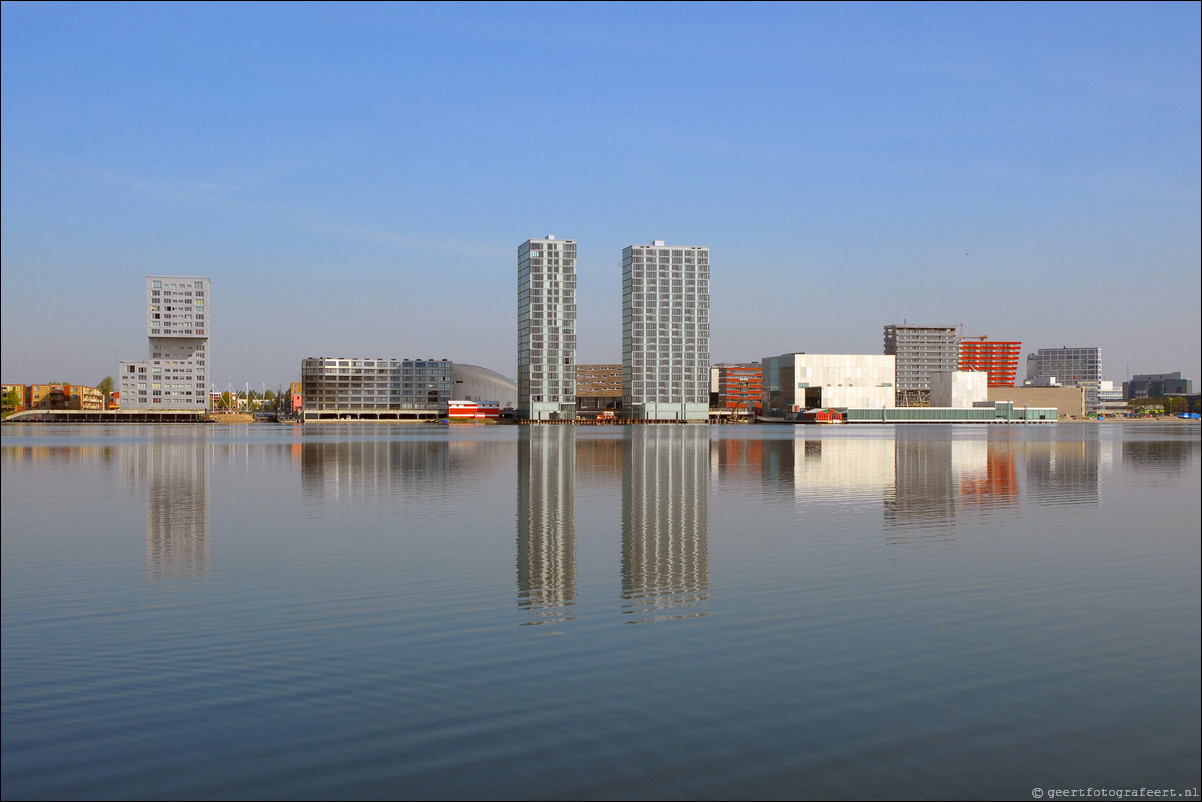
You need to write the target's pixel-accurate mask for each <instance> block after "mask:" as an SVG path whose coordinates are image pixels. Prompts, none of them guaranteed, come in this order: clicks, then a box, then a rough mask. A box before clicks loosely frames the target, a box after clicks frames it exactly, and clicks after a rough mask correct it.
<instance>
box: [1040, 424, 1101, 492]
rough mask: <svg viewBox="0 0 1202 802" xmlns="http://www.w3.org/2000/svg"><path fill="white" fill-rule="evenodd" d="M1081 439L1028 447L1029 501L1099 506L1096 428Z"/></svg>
mask: <svg viewBox="0 0 1202 802" xmlns="http://www.w3.org/2000/svg"><path fill="white" fill-rule="evenodd" d="M1084 431H1085V432H1086V433H1085V434H1084V435H1083V436H1082V439H1080V440H1069V441H1060V440H1052V441H1048V442H1043V443H1028V444H1027V471H1026V472H1027V498H1028V500H1030V501H1031V502H1033V503H1035V504H1040V505H1051V506H1059V505H1074V504H1097V503H1098V474H1099V470H1098V463H1099V456H1100V451H1101V449H1100V448H1099V446H1098V439H1097V437H1098V435H1097V427H1096V426H1087V427H1085V429H1084Z"/></svg>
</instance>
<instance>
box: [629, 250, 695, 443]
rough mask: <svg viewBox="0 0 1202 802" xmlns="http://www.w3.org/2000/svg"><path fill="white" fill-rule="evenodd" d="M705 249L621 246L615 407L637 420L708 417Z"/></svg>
mask: <svg viewBox="0 0 1202 802" xmlns="http://www.w3.org/2000/svg"><path fill="white" fill-rule="evenodd" d="M709 371H710V249H709V248H701V247H697V246H682V245H665V244H664V242H663V240H655V241H654V242H652V243H651V244H650V245H631V246H630V247H628V248H626V249H624V250H623V251H622V408H623V414H624V415H625V416H626V417H628V418H633V419H636V420H663V421H701V422H704V421H706V420H707V419H708V417H709Z"/></svg>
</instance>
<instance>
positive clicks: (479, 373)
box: [3, 234, 1198, 422]
mask: <svg viewBox="0 0 1202 802" xmlns="http://www.w3.org/2000/svg"><path fill="white" fill-rule="evenodd" d="M577 259H578V252H577V243H576V241H575V240H570V239H558V238H556V237H555V236H554V235H550V234H549V235H547V236H545V237H541V238H532V239H528V240H526V241H525V242H523V243H522V244H521V245H519V246H518V250H517V279H518V280H517V379H516V381H515V380H513V379H510V378H508V377H506V376H503V375H501V374H499V373H497V372H496V371H493V370H490V369H488V368H483V367H479V366H476V365H468V364H463V363H455V362H453V361H452V360H450V359H447V358H438V359H433V358H427V359H411V358H406V359H396V358H363V357H308V358H305V359H303V360H302V361H301V371H300V373H301V377H300V381H299V382H293V383H292V384H291V386H290V388H289V396H288V398H287V403H285V404H283V405H281V406H283V407H284V408H285V409H290V410H291V411H293V412H295V413H297V414H298V415H300V416H301V417H302V418H303V420H305V421H309V422H317V421H337V420H365V421H372V420H374V421H411V420H412V421H420V420H442V419H448V418H449V419H453V420H484V421H494V420H519V421H525V422H571V421H577V420H581V419H585V420H592V419H596V420H598V421H602V420H618V419H621V420H628V421H639V422H655V421H667V422H693V421H706V420H715V419H718V420H751V419H757V418H760V417H764V418H769V419H771V418H781V419H801V418H803V417H805V416H807V415H810V416H811V417H814V416H818V418H817V419H820V420H822V421H824V422H827V421H828V420H829V422H844V421H854V420H885V419H894V420H902V419H907V420H919V419H925V420H936V419H942V418H940V417H939V416H941V415H942V416H944V417H946V416H947V415H950V413H948V412H947V410H952V409H961V410H971V409H974V408H975V409H988V408H991V407H993V408H995V412H996V415H997V416H998V417H999V419H1000V418H1001V417H1002V416H1017V415H1018V413H1016V412H1014V411H1013V410H1011V409H1009V408H1007V409H1006V410H1003V408H1002V407H1000V406H996V405H999V404H1010V405H1011V407H1013V408H1014V409H1025V410H1030V409H1034V410H1036V411H1037V412H1038V414H1039V415H1043V414H1044V413H1043V412H1042V411H1040V410H1045V411H1046V409H1047V408H1054V409H1055V410H1057V411H1058V412H1059V414H1060V415H1061V416H1066V415H1068V416H1074V417H1081V416H1086V415H1106V414H1118V413H1121V412H1124V411H1126V410H1127V409H1128V404H1129V403H1130V402H1138V401H1141V400H1145V399H1164V398H1177V399H1178V401H1181V400H1182V399H1184V402H1185V403H1186V404H1187V405H1188V406H1189V408H1190V409H1193V408H1195V407H1196V406H1197V404H1198V398H1197V394H1195V393H1194V392H1193V382H1192V381H1191V380H1189V379H1183V378H1182V376H1181V373H1180V372H1175V373H1157V374H1136V375H1135V376H1133V377H1132V378H1131V379H1130V380H1129V381H1126V382H1123V383H1122V385H1121V387H1116V386H1115V384H1114V383H1113V382H1111V381H1107V380H1105V379H1103V378H1102V351H1101V349H1100V348H1097V347H1072V348H1070V347H1067V346H1064V347H1061V348H1040V349H1038V350H1037V351H1035V352H1032V353H1029V354H1028V355H1027V358H1026V375H1025V378H1024V379H1023V380H1022V383H1021V386H1015V385H1016V382H1017V381H1018V368H1019V360H1020V356H1021V353H1022V343H1021V342H1020V341H1017V340H990V339H989V338H988V337H986V336H968V337H966V336H964V334H963V326H962V325H960V326H956V325H928V324H923V325H920V324H911V323H908V322H903V323H900V324H897V323H893V324H888V325H885V326H884V329H883V332H884V338H883V348H882V353H881V354H807V353H801V352H795V353H785V354H780V355H775V356H766V357H763V358H762V359H761V360H760V361H759V362H742V363H720V364H716V365H711V363H710V318H709V312H710V250H709V248H707V247H704V246H698V245H668V244H667V243H666V242H664V241H663V240H653V241H651V242H650V243H648V244H646V245H630V246H628V247H626V248H624V249H623V250H622V254H621V259H622V361H621V363H612V364H589V365H580V364H577V361H576V353H577V330H576V320H577V311H578V310H577V303H578V298H577ZM145 290H146V306H145V314H146V333H147V341H148V358H147V359H146V360H143V361H137V362H121V363H120V364H119V366H118V378H117V388H116V391H115V392H113V391H110V392H109V393H108V395H107V396H106V395H105V393H104V392H102V391H101V390H99V389H97V388H95V387H88V386H84V385H78V384H67V383H47V384H28V385H26V384H5V385H4V386H3V399H4V411H5V413H6V414H11V413H13V412H22V411H27V410H80V411H94V410H111V409H116V408H118V407H120V408H122V409H124V410H127V411H138V410H156V411H168V410H197V409H199V410H204V409H205V408H207V407H209V406H217V405H218V404H223V403H225V400H224V398H223V394H221V393H218V392H217V391H216V390H215V389H210V388H209V386H208V382H209V379H210V377H211V376H212V365H211V363H210V359H209V339H210V336H211V330H210V321H211V320H212V295H211V292H210V280H209V278H207V277H202V276H147V277H146V284H145ZM1165 406H1166V407H1167V406H1169V405H1168V404H1167V403H1166V405H1165ZM1174 406H1175V407H1179V406H1181V404H1180V403H1178V402H1174ZM904 409H917V410H922V409H928V410H936V409H939V410H944V411H943V412H931V413H923V412H913V413H904V414H903V413H900V412H889V410H904ZM856 410H859V412H856ZM1022 414H1023V415H1026V414H1028V413H1026V412H1024V413H1022ZM1030 414H1035V413H1030ZM982 416H984V417H988V413H977V412H974V413H972V415H969V416H968V417H969V418H972V419H974V420H975V419H983V418H982ZM966 419H967V418H966Z"/></svg>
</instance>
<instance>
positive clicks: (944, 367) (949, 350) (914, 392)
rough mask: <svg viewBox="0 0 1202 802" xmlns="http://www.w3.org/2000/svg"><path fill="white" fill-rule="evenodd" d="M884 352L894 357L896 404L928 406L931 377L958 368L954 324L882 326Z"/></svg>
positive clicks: (957, 346) (958, 335)
mask: <svg viewBox="0 0 1202 802" xmlns="http://www.w3.org/2000/svg"><path fill="white" fill-rule="evenodd" d="M885 353H886V354H890V355H892V356H895V357H897V378H896V385H897V386H896V390H897V405H898V406H929V405H930V403H931V377H932V376H934V375H935V374H936V373H950V372H952V371H954V370H959V369H960V332H959V330H958V329H957V328H956V327H955V326H919V325H910V324H908V323H902V324H900V325H898V324H895V325H890V326H885Z"/></svg>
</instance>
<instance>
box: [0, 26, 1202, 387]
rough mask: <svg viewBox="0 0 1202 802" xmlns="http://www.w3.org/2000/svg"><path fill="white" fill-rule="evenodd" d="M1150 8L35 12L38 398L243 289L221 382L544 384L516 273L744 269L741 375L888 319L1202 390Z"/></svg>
mask: <svg viewBox="0 0 1202 802" xmlns="http://www.w3.org/2000/svg"><path fill="white" fill-rule="evenodd" d="M1200 9H1202V6H1200V5H1199V4H1198V3H1169V4H1156V3H1135V4H1112V3H1106V4H1096V5H1095V4H1089V3H1068V4H1047V3H1038V4H1021V3H1004V4H977V3H973V4H964V5H957V4H895V5H889V4H883V3H872V4H855V3H835V4H820V3H819V4H799V5H793V4H784V3H772V4H764V5H758V4H748V3H740V4H730V5H727V4H700V5H695V4H687V3H680V4H668V5H661V4H636V3H618V4H584V3H580V4H563V5H556V4H552V3H537V4H529V5H527V4H500V3H495V4H494V3H490V4H482V5H475V4H455V5H441V4H410V3H406V4H398V5H389V4H364V5H354V4H337V5H323V4H319V3H306V4H300V5H290V4H272V5H256V4H228V5H222V4H216V3H205V4H170V5H154V4H149V3H137V4H129V5H124V4H83V3H70V4H53V3H52V4H42V3H7V2H6V3H4V4H3V19H2V28H3V41H2V48H0V59H2V73H0V76H2V81H3V92H2V98H0V106H2V112H3V132H2V133H3V136H2V140H0V158H2V161H0V168H2V171H0V182H2V204H3V219H2V227H3V230H2V240H0V255H2V260H3V263H2V271H0V281H2V287H0V305H2V310H0V324H2V327H3V331H2V339H0V345H2V349H3V353H2V360H0V361H2V370H3V379H4V381H5V382H25V383H28V382H40V381H50V380H65V381H73V382H81V383H94V382H95V381H97V380H99V379H100V378H101V377H103V376H105V375H110V374H115V373H116V370H117V363H118V361H120V360H123V359H125V360H136V359H145V358H146V356H147V353H146V352H147V347H146V329H145V318H144V311H143V304H144V301H145V298H144V293H145V290H144V277H145V276H146V275H148V274H164V275H206V276H210V277H212V280H213V285H212V295H213V299H212V318H213V321H212V330H213V337H212V342H211V348H212V353H213V355H212V359H211V362H212V366H213V367H212V371H211V372H212V376H213V379H214V383H215V384H217V385H218V386H219V387H220V388H222V389H224V387H225V386H226V385H227V384H233V385H234V386H238V387H240V386H243V385H244V384H245V383H248V382H249V383H250V384H251V385H252V386H254V387H258V386H259V385H260V384H262V383H266V385H267V386H268V387H269V388H275V387H277V386H280V385H282V384H285V383H286V382H288V381H291V380H294V379H296V378H297V376H298V373H299V369H300V360H301V359H302V358H304V357H306V356H365V357H376V356H382V357H427V356H429V357H446V358H449V359H453V360H455V361H459V362H468V363H473V364H479V365H485V366H487V367H491V368H493V369H495V370H498V371H500V372H502V373H505V374H507V375H511V376H512V375H513V374H514V372H515V366H516V354H515V351H516V339H517V334H516V320H515V314H516V303H517V301H516V273H517V269H516V252H517V246H518V245H519V244H520V243H521V242H522V241H524V240H526V239H528V238H530V237H541V236H544V235H546V234H555V235H556V236H558V237H561V238H571V239H575V240H576V241H577V242H578V243H579V265H580V266H579V271H580V281H579V297H578V301H579V309H580V316H579V317H580V319H579V336H578V339H579V352H578V358H579V361H580V362H582V363H587V362H617V361H620V360H621V250H622V248H623V247H625V246H627V245H631V244H635V243H644V242H649V241H651V240H653V239H663V240H667V241H668V242H669V243H670V244H682V245H705V246H709V247H710V248H711V261H712V266H713V267H712V286H711V292H712V295H713V304H712V311H711V315H712V317H711V323H712V343H711V352H712V357H713V359H714V361H750V360H756V359H759V358H761V357H763V356H765V355H769V354H779V353H783V352H789V351H795V350H800V351H808V352H810V353H879V352H880V350H881V343H882V327H883V326H884V325H886V324H889V323H900V322H902V321H909V322H911V323H936V324H950V325H958V324H963V325H964V327H965V333H966V334H969V335H988V336H989V337H990V338H991V339H997V340H1013V339H1017V340H1022V342H1023V349H1024V353H1026V352H1029V351H1033V350H1035V349H1037V348H1041V347H1059V346H1062V345H1068V346H1101V347H1102V349H1103V351H1102V353H1103V364H1104V372H1105V374H1106V376H1107V378H1112V379H1115V380H1116V381H1121V380H1122V379H1123V378H1125V377H1126V376H1127V374H1128V372H1131V373H1159V372H1165V371H1173V370H1181V371H1183V372H1184V373H1185V375H1186V376H1187V377H1189V378H1192V379H1194V380H1195V382H1202V359H1200V345H1199V343H1200V341H1202V334H1200V332H1202V325H1200V324H1202V313H1200V308H1202V302H1200V297H1202V285H1200V280H1199V275H1200V272H1202V235H1200V222H1199V220H1200V217H1202V178H1200V176H1202V160H1200V152H1202V146H1200V144H1199V143H1200V141H1202V123H1200V120H1202V88H1200V86H1202V79H1200V76H1202V54H1200V33H1199V31H1200V30H1202V13H1200Z"/></svg>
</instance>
